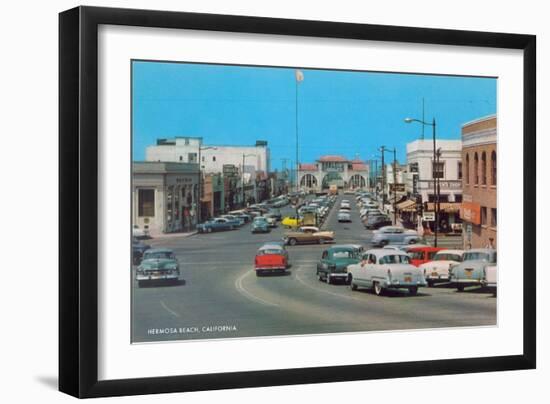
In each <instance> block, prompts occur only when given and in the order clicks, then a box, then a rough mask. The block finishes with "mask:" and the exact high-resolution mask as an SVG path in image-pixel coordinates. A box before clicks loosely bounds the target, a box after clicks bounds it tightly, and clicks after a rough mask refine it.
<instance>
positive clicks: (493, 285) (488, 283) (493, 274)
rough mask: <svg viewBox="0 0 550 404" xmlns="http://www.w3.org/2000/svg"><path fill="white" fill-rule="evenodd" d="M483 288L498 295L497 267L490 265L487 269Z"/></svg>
mask: <svg viewBox="0 0 550 404" xmlns="http://www.w3.org/2000/svg"><path fill="white" fill-rule="evenodd" d="M483 286H485V287H486V288H488V289H491V290H492V291H493V295H495V296H496V294H497V266H496V265H488V266H486V267H485V279H484V281H483Z"/></svg>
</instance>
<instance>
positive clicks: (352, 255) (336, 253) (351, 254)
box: [331, 250, 357, 259]
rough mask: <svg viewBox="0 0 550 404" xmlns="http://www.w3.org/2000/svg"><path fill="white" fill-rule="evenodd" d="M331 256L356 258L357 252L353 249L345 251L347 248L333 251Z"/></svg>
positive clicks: (335, 257) (334, 257)
mask: <svg viewBox="0 0 550 404" xmlns="http://www.w3.org/2000/svg"><path fill="white" fill-rule="evenodd" d="M331 257H332V258H333V259H348V258H356V257H357V253H356V252H355V251H347V250H341V251H333V252H332V254H331Z"/></svg>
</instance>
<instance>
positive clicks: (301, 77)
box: [295, 70, 304, 192]
mask: <svg viewBox="0 0 550 404" xmlns="http://www.w3.org/2000/svg"><path fill="white" fill-rule="evenodd" d="M295 77H296V81H295V83H296V91H295V94H296V97H295V101H296V104H295V106H296V108H295V112H296V117H295V123H296V161H295V166H296V192H298V190H299V188H300V178H299V175H300V174H299V169H300V163H298V161H299V158H298V86H299V84H300V83H301V82H302V81H304V73H303V72H302V71H301V70H296V71H295Z"/></svg>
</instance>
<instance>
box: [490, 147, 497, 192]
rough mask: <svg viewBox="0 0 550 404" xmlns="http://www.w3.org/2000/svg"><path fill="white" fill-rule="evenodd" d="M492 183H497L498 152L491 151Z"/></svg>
mask: <svg viewBox="0 0 550 404" xmlns="http://www.w3.org/2000/svg"><path fill="white" fill-rule="evenodd" d="M491 185H497V153H496V152H495V151H494V150H493V152H492V153H491Z"/></svg>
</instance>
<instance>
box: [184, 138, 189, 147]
mask: <svg viewBox="0 0 550 404" xmlns="http://www.w3.org/2000/svg"><path fill="white" fill-rule="evenodd" d="M185 145H186V146H189V139H188V138H185Z"/></svg>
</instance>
